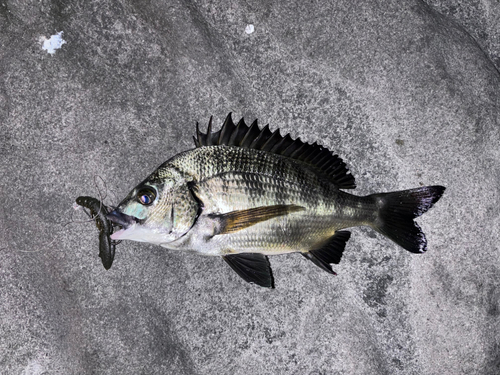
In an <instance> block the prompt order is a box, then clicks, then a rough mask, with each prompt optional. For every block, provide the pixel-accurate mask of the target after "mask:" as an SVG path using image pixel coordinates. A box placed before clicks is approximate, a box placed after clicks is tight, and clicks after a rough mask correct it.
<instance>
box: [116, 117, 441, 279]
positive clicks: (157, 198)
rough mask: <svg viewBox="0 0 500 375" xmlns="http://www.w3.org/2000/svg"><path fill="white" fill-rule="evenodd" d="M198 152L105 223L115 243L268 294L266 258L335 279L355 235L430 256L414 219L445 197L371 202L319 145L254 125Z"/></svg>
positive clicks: (176, 160) (182, 157) (170, 164)
mask: <svg viewBox="0 0 500 375" xmlns="http://www.w3.org/2000/svg"><path fill="white" fill-rule="evenodd" d="M194 141H195V145H196V148H195V149H192V150H189V151H185V152H182V153H180V154H178V155H176V156H174V157H172V158H171V159H170V160H167V161H166V162H165V163H163V164H162V165H161V166H160V167H159V168H158V169H157V170H156V171H154V172H153V173H152V174H151V175H150V176H149V177H147V178H146V179H145V180H144V181H143V182H141V183H140V184H139V185H137V186H136V187H135V188H134V189H133V190H132V191H131V192H130V193H129V194H128V195H127V197H125V199H124V200H123V201H122V202H121V203H120V204H119V205H118V207H117V208H116V209H115V210H114V211H113V212H111V213H109V214H108V215H107V218H108V220H110V221H111V222H113V223H115V224H116V225H118V226H121V229H120V230H119V231H117V232H115V233H113V235H112V236H111V238H112V239H116V240H119V239H129V240H135V241H143V242H149V243H154V244H158V245H161V246H163V247H165V248H168V249H172V250H182V251H194V252H198V253H200V254H203V255H211V256H222V258H223V259H224V260H225V261H226V262H227V263H228V264H229V265H230V266H231V268H232V269H233V270H235V271H236V272H237V273H238V275H239V276H241V277H242V278H243V279H244V280H246V281H248V282H251V283H255V284H258V285H261V286H265V287H273V285H274V282H273V277H272V272H271V267H270V264H269V260H268V258H267V255H276V254H283V253H290V252H298V253H301V254H302V255H304V256H305V257H306V258H307V259H309V260H311V261H312V262H313V263H314V264H316V265H317V266H318V267H320V268H322V269H323V270H325V271H327V272H329V273H334V271H333V269H332V267H331V264H337V263H339V262H340V259H341V257H342V253H343V251H344V249H345V246H346V242H347V241H348V240H349V238H350V232H348V231H346V230H344V229H346V228H349V227H354V226H369V227H371V228H373V229H375V230H376V231H378V232H380V233H382V234H383V235H385V236H386V237H388V238H390V239H391V240H393V241H394V242H396V243H397V244H399V245H400V246H402V247H403V248H404V249H406V250H408V251H410V252H413V253H422V252H425V251H426V250H427V241H426V239H425V235H424V234H423V232H422V231H421V229H420V227H419V226H418V224H417V223H416V222H415V221H414V219H415V218H416V217H418V216H420V215H421V214H423V213H425V212H426V211H427V210H428V209H430V208H431V207H432V206H433V204H434V203H436V202H437V201H438V200H439V198H440V197H441V195H442V194H443V192H444V190H445V188H444V187H442V186H424V187H420V188H417V189H410V190H403V191H399V192H391V193H378V194H372V195H368V196H356V195H353V194H349V193H347V192H346V191H344V190H345V189H354V188H355V186H356V184H355V180H354V177H353V176H352V175H351V174H350V172H349V170H348V168H347V167H346V164H345V163H344V162H343V161H342V159H341V158H339V157H338V155H334V154H333V153H332V152H330V151H329V150H328V149H326V148H324V147H323V146H320V145H318V144H316V143H313V144H308V143H304V142H302V141H301V140H300V139H298V138H297V139H292V137H290V135H288V134H287V135H285V136H281V135H280V133H279V131H278V130H276V131H274V132H271V131H270V130H269V127H268V126H266V127H264V128H262V129H260V128H259V127H258V125H257V122H256V121H254V122H253V123H252V125H251V126H250V127H249V126H247V125H246V124H245V122H244V121H243V119H241V120H240V121H239V122H238V124H234V123H233V122H232V119H231V115H230V114H229V115H228V117H227V118H226V120H225V121H224V124H223V125H222V128H221V129H220V130H219V131H217V132H212V119H210V122H209V126H208V130H207V133H206V134H204V133H201V132H200V131H199V128H198V126H197V134H196V137H194Z"/></svg>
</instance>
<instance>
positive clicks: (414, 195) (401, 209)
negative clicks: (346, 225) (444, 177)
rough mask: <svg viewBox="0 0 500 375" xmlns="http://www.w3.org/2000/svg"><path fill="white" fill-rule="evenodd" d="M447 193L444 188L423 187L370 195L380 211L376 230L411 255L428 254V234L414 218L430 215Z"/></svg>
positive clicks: (374, 226) (373, 224) (375, 223)
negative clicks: (430, 210)
mask: <svg viewBox="0 0 500 375" xmlns="http://www.w3.org/2000/svg"><path fill="white" fill-rule="evenodd" d="M444 190H445V187H443V186H424V187H421V188H417V189H411V190H403V191H396V192H393V193H381V194H373V195H370V197H371V198H373V199H374V201H375V204H376V206H377V209H378V212H377V218H376V219H375V221H374V222H373V223H372V226H373V228H374V229H375V230H376V231H378V232H379V233H381V234H383V235H384V236H386V237H388V238H390V239H391V240H393V241H394V242H396V243H397V244H398V245H400V246H401V247H403V248H404V249H406V250H408V251H411V252H412V253H423V252H425V251H427V240H426V239H425V234H424V233H423V232H422V230H421V229H420V227H419V226H418V224H417V223H416V222H415V221H413V219H415V218H416V217H419V216H420V215H422V214H424V213H425V212H427V210H428V209H429V208H431V207H432V206H433V205H434V203H436V202H437V201H438V200H439V198H441V195H443V192H444Z"/></svg>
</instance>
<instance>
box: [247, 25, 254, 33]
mask: <svg viewBox="0 0 500 375" xmlns="http://www.w3.org/2000/svg"><path fill="white" fill-rule="evenodd" d="M254 31H255V27H254V26H253V25H252V24H249V25H247V27H245V32H246V33H247V34H251V33H253V32H254Z"/></svg>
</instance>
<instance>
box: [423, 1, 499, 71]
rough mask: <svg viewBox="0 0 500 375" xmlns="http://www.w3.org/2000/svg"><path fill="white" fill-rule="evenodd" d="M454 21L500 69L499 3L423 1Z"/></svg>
mask: <svg viewBox="0 0 500 375" xmlns="http://www.w3.org/2000/svg"><path fill="white" fill-rule="evenodd" d="M425 2H426V3H427V4H429V5H430V6H432V7H433V8H434V9H435V10H437V11H438V12H440V13H442V14H444V15H446V16H448V17H450V19H454V20H455V21H456V22H457V23H459V24H460V25H461V26H462V27H463V28H465V30H467V31H468V32H469V33H470V34H471V35H472V37H473V38H474V39H475V40H476V41H477V42H478V44H479V46H480V47H481V48H482V49H483V51H484V52H485V53H486V54H487V55H488V56H489V58H490V59H491V60H492V61H493V63H494V64H495V66H496V67H497V69H500V3H499V1H498V0H425Z"/></svg>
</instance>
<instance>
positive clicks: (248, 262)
mask: <svg viewBox="0 0 500 375" xmlns="http://www.w3.org/2000/svg"><path fill="white" fill-rule="evenodd" d="M222 259H224V260H225V261H226V263H227V264H229V266H231V268H232V269H233V270H234V271H235V272H236V273H237V274H238V275H239V276H240V277H241V278H242V279H243V280H245V281H246V282H249V283H254V284H257V285H259V286H263V287H266V288H274V279H273V274H272V271H271V265H270V264H269V260H268V259H267V256H265V255H263V254H259V253H241V254H230V255H225V256H223V257H222Z"/></svg>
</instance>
